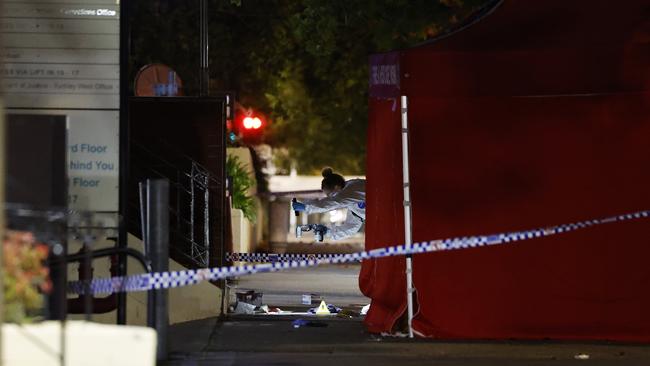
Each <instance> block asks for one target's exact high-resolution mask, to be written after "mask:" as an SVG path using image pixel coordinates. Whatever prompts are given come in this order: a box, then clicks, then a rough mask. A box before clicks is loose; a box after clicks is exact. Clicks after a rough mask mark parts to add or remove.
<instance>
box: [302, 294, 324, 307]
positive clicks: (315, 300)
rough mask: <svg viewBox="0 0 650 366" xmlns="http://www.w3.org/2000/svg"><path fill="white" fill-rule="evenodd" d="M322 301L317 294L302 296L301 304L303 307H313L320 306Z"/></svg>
mask: <svg viewBox="0 0 650 366" xmlns="http://www.w3.org/2000/svg"><path fill="white" fill-rule="evenodd" d="M321 301H323V297H322V296H321V295H319V294H306V295H302V301H301V302H302V304H303V305H315V304H320V302H321Z"/></svg>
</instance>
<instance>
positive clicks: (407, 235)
mask: <svg viewBox="0 0 650 366" xmlns="http://www.w3.org/2000/svg"><path fill="white" fill-rule="evenodd" d="M402 179H403V182H404V244H405V246H406V247H407V248H408V247H410V246H411V244H412V240H413V239H412V232H413V223H412V221H411V214H412V209H411V189H410V181H409V130H408V98H407V97H406V96H405V95H402ZM412 260H413V259H412V256H411V255H410V254H409V255H407V256H406V304H407V311H408V328H409V338H413V327H412V323H413V292H415V289H414V288H413V263H412Z"/></svg>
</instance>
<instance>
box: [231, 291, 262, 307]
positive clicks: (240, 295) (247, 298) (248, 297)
mask: <svg viewBox="0 0 650 366" xmlns="http://www.w3.org/2000/svg"><path fill="white" fill-rule="evenodd" d="M235 296H236V298H237V302H245V303H247V304H251V305H255V306H262V304H263V302H262V297H263V296H264V293H262V292H255V290H249V291H246V292H237V293H235Z"/></svg>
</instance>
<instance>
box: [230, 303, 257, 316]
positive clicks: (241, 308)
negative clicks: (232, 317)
mask: <svg viewBox="0 0 650 366" xmlns="http://www.w3.org/2000/svg"><path fill="white" fill-rule="evenodd" d="M255 308H256V306H255V305H253V304H249V303H245V302H243V301H238V302H237V305H235V309H234V311H233V312H234V313H235V314H246V315H253V314H255Z"/></svg>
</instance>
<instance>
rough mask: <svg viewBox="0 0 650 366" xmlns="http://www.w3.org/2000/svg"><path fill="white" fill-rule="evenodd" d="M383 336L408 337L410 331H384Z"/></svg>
mask: <svg viewBox="0 0 650 366" xmlns="http://www.w3.org/2000/svg"><path fill="white" fill-rule="evenodd" d="M381 336H382V337H385V338H389V337H390V338H406V337H408V336H409V335H408V333H402V332H394V333H386V332H382V333H381Z"/></svg>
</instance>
